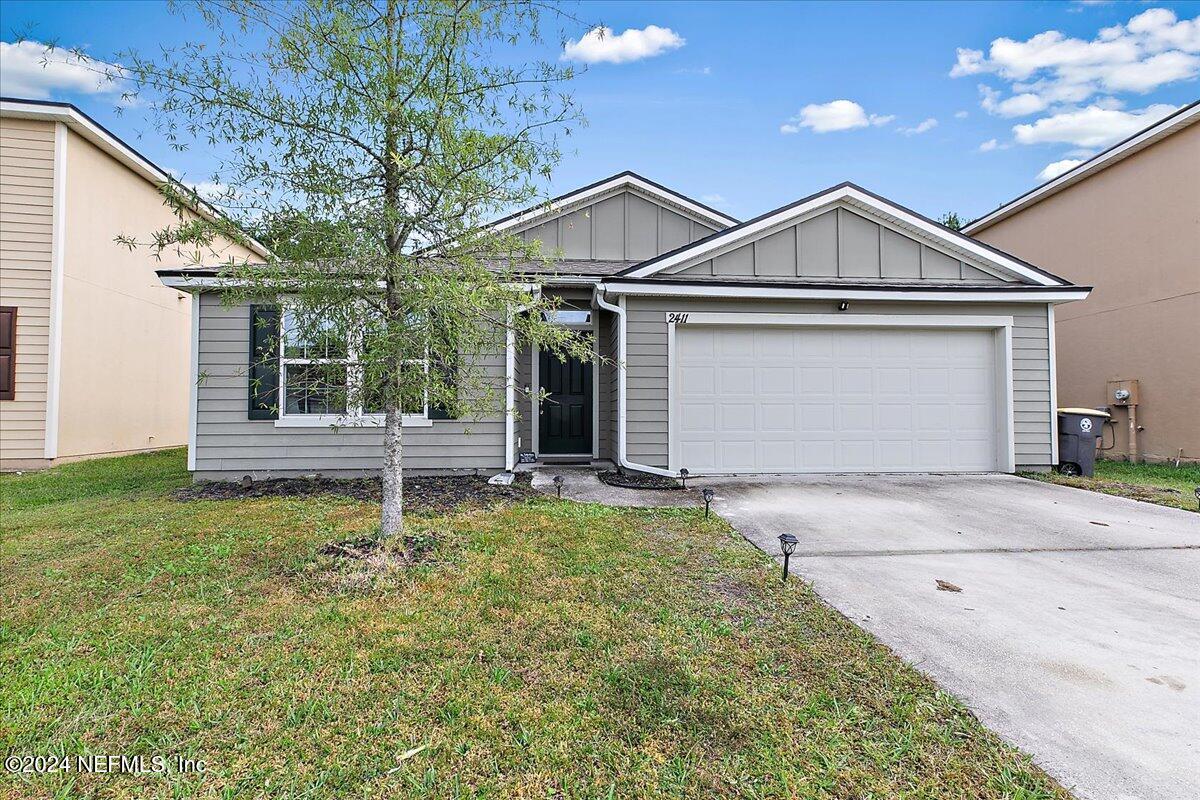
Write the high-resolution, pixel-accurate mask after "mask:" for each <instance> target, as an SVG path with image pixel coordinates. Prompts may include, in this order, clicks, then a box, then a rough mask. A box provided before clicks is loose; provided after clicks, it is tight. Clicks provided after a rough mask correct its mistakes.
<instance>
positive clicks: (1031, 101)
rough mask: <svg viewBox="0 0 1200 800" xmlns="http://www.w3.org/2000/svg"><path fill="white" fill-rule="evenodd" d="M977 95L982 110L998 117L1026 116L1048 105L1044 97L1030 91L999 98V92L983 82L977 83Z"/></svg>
mask: <svg viewBox="0 0 1200 800" xmlns="http://www.w3.org/2000/svg"><path fill="white" fill-rule="evenodd" d="M979 95H980V100H979V105H980V106H981V107H982V108H983V110H984V111H986V112H988V113H989V114H995V115H996V116H999V117H1026V116H1029V115H1030V114H1036V113H1037V112H1039V111H1045V110H1046V108H1047V107H1048V106H1049V105H1050V104H1049V103H1048V102H1047V101H1046V100H1045V98H1043V97H1040V96H1039V95H1036V94H1033V93H1032V92H1025V93H1023V94H1016V95H1013V96H1012V97H1008V98H1005V99H1004V100H1001V99H1000V92H998V91H996V90H995V89H993V88H991V87H990V86H985V85H983V84H980V85H979Z"/></svg>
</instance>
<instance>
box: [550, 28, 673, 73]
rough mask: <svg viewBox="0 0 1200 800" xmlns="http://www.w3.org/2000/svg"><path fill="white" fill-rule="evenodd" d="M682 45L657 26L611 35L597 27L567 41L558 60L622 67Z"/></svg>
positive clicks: (609, 29)
mask: <svg viewBox="0 0 1200 800" xmlns="http://www.w3.org/2000/svg"><path fill="white" fill-rule="evenodd" d="M686 43H687V40H686V39H684V38H683V37H682V36H680V35H679V34H677V33H675V31H673V30H671V29H670V28H660V27H659V26H657V25H647V26H646V27H645V28H642V29H641V30H638V29H637V28H629V29H627V30H626V31H624V32H623V33H620V34H615V35H614V34H613V30H612V28H608V27H605V26H603V25H601V26H600V27H597V28H593V29H592V30H590V31H588V32H587V33H585V34H584V35H583V36H582V37H581V38H580V39H579V41H575V40H570V41H568V42H567V43H566V45H565V46H564V47H563V52H562V56H561V57H562V59H563V60H564V61H582V62H583V63H585V64H600V63H605V62H607V63H610V64H624V63H626V62H629V61H640V60H641V59H643V58H651V57H653V56H657V55H661V54H663V53H665V52H667V51H669V50H676V49H678V48H680V47H683V46H684V45H685V44H686Z"/></svg>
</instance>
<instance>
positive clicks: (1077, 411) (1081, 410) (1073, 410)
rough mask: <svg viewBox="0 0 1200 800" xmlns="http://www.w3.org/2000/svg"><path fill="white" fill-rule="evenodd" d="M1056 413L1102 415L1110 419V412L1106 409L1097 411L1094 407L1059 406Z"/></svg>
mask: <svg viewBox="0 0 1200 800" xmlns="http://www.w3.org/2000/svg"><path fill="white" fill-rule="evenodd" d="M1058 413H1060V414H1082V415H1084V416H1088V417H1104V418H1105V419H1112V414H1109V413H1108V412H1107V411H1097V410H1096V409H1094V408H1060V409H1059V410H1058Z"/></svg>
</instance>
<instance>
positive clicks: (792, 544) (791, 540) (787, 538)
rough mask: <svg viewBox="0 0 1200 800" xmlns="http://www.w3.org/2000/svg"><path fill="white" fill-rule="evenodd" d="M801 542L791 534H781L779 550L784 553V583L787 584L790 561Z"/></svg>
mask: <svg viewBox="0 0 1200 800" xmlns="http://www.w3.org/2000/svg"><path fill="white" fill-rule="evenodd" d="M798 541H799V540H798V539H797V538H796V537H795V536H793V535H792V534H790V533H781V534H779V549H780V550H782V551H783V581H784V583H787V576H788V561H790V560H791V558H792V553H794V552H796V544H797V542H798Z"/></svg>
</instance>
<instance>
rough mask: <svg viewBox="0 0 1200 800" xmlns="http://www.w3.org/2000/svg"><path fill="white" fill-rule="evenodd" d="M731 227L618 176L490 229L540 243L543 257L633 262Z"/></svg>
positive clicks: (702, 209)
mask: <svg viewBox="0 0 1200 800" xmlns="http://www.w3.org/2000/svg"><path fill="white" fill-rule="evenodd" d="M734 223H736V220H733V219H732V218H730V217H726V216H724V215H722V214H720V212H717V211H714V210H712V209H709V208H708V207H707V206H703V205H700V204H697V203H695V202H694V201H691V200H689V199H688V198H686V197H684V196H683V195H680V194H677V193H675V192H672V191H671V190H669V189H666V188H664V187H661V186H659V185H658V184H655V183H652V182H649V181H647V180H646V179H645V178H642V177H640V176H637V175H634V174H633V173H622V174H620V175H616V176H613V177H612V178H608V179H605V180H603V181H600V182H598V183H595V184H592V185H591V186H588V187H584V188H583V189H579V190H576V191H574V192H571V193H570V194H566V195H563V196H562V197H559V198H555V199H554V200H551V201H549V202H548V203H546V204H544V205H541V206H536V207H534V208H532V209H529V210H527V211H525V212H522V213H520V214H515V215H513V216H511V217H507V218H505V219H503V220H500V221H499V222H496V223H494V224H493V225H494V227H495V228H497V229H499V230H506V231H508V232H510V233H516V234H518V235H520V236H522V237H524V238H525V239H526V240H527V241H530V242H533V241H537V242H540V243H541V245H542V254H543V255H544V256H546V257H547V258H555V259H559V260H578V261H588V260H591V261H604V262H634V263H637V262H641V261H644V260H646V259H648V258H653V257H655V256H657V255H660V254H662V253H666V252H669V251H671V250H674V249H676V248H678V247H680V246H682V245H685V244H689V243H691V242H694V241H697V240H699V239H703V238H704V237H706V236H709V235H711V234H713V233H715V232H716V231H718V230H721V229H723V228H726V227H728V226H729V225H731V224H734ZM623 268H624V266H623V267H622V269H623Z"/></svg>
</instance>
